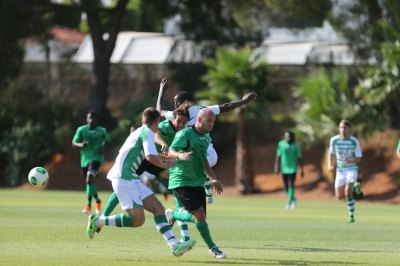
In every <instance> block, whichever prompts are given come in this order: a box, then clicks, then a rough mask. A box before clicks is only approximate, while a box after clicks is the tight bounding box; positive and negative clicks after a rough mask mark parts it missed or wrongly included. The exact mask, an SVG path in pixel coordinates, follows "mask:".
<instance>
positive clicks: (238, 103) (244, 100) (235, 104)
mask: <svg viewBox="0 0 400 266" xmlns="http://www.w3.org/2000/svg"><path fill="white" fill-rule="evenodd" d="M256 98H257V93H255V92H249V93H246V94H245V95H244V96H243V98H242V99H241V100H239V101H235V102H230V103H224V104H221V105H220V106H219V110H220V112H221V113H225V112H229V111H232V110H233V109H236V108H239V107H240V106H242V105H245V104H247V103H249V102H251V101H252V100H254V99H256Z"/></svg>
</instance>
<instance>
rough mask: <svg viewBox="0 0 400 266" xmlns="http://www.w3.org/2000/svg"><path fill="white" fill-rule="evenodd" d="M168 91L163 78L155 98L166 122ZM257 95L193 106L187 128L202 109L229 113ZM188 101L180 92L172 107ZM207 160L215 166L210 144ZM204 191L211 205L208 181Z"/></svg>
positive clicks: (187, 97)
mask: <svg viewBox="0 0 400 266" xmlns="http://www.w3.org/2000/svg"><path fill="white" fill-rule="evenodd" d="M167 89H168V80H167V79H166V78H163V79H162V80H161V83H160V90H159V92H158V98H157V110H159V111H160V112H161V115H162V116H165V118H166V119H167V120H171V119H172V117H173V116H172V115H173V112H172V111H165V110H163V102H164V94H165V91H166V90H167ZM256 97H257V94H256V93H255V92H250V93H246V94H245V95H244V96H243V98H242V99H241V100H239V101H234V102H230V103H224V104H220V105H212V106H203V105H193V106H191V107H190V108H189V116H190V118H189V120H188V122H187V126H193V125H194V124H195V123H196V121H197V115H198V113H199V111H200V110H201V109H203V108H209V109H210V110H211V111H212V112H213V113H214V114H215V115H219V114H220V113H224V112H229V111H232V110H234V109H236V108H239V107H241V106H243V105H245V104H247V103H249V102H251V101H253V100H254V99H256ZM186 101H190V102H193V98H192V97H191V96H190V94H189V93H187V92H186V91H181V92H179V93H177V94H176V95H175V96H174V107H175V109H176V108H178V107H179V106H180V105H181V104H182V103H184V102H186ZM207 160H208V162H209V164H210V166H211V167H213V166H214V165H216V164H217V161H218V155H217V152H216V151H215V149H214V146H213V144H212V143H211V142H210V144H209V146H208V148H207ZM205 189H206V190H207V202H208V203H212V201H213V199H212V194H211V186H210V181H209V180H206V184H205Z"/></svg>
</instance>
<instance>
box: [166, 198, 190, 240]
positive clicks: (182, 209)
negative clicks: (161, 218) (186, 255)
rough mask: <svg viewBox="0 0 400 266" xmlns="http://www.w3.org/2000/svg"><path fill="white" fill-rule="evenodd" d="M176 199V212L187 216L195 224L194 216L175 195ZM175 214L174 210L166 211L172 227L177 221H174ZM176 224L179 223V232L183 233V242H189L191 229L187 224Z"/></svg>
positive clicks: (178, 221) (183, 222)
mask: <svg viewBox="0 0 400 266" xmlns="http://www.w3.org/2000/svg"><path fill="white" fill-rule="evenodd" d="M174 199H175V211H176V212H181V213H184V214H186V215H185V216H187V217H189V219H190V221H191V222H192V223H194V220H193V217H192V214H191V213H189V212H187V211H186V210H185V207H184V206H183V204H182V202H181V201H180V200H179V199H178V198H177V197H176V196H175V195H174ZM173 214H174V210H172V209H166V210H165V215H166V216H167V220H168V222H169V223H170V224H171V225H173V223H174V221H175V220H174V219H173ZM189 215H190V216H189ZM176 223H177V225H178V227H179V231H180V233H181V240H182V241H188V240H189V239H190V234H189V227H188V224H187V222H185V221H181V220H176Z"/></svg>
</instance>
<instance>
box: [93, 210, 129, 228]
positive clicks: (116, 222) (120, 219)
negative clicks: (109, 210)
mask: <svg viewBox="0 0 400 266" xmlns="http://www.w3.org/2000/svg"><path fill="white" fill-rule="evenodd" d="M103 219H104V221H103ZM98 221H99V222H98V223H99V225H102V223H103V222H104V224H105V225H107V226H115V227H133V219H132V217H131V216H130V215H129V214H127V213H119V214H117V215H112V216H101V217H100V218H99V219H98Z"/></svg>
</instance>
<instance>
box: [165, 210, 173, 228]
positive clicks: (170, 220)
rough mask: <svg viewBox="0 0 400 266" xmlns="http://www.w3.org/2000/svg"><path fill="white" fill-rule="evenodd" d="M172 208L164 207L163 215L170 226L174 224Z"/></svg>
mask: <svg viewBox="0 0 400 266" xmlns="http://www.w3.org/2000/svg"><path fill="white" fill-rule="evenodd" d="M173 211H174V210H173V209H165V216H166V217H167V221H168V223H169V224H170V225H171V227H172V226H173V225H174V223H175V221H174V220H173V219H172V212H173Z"/></svg>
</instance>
